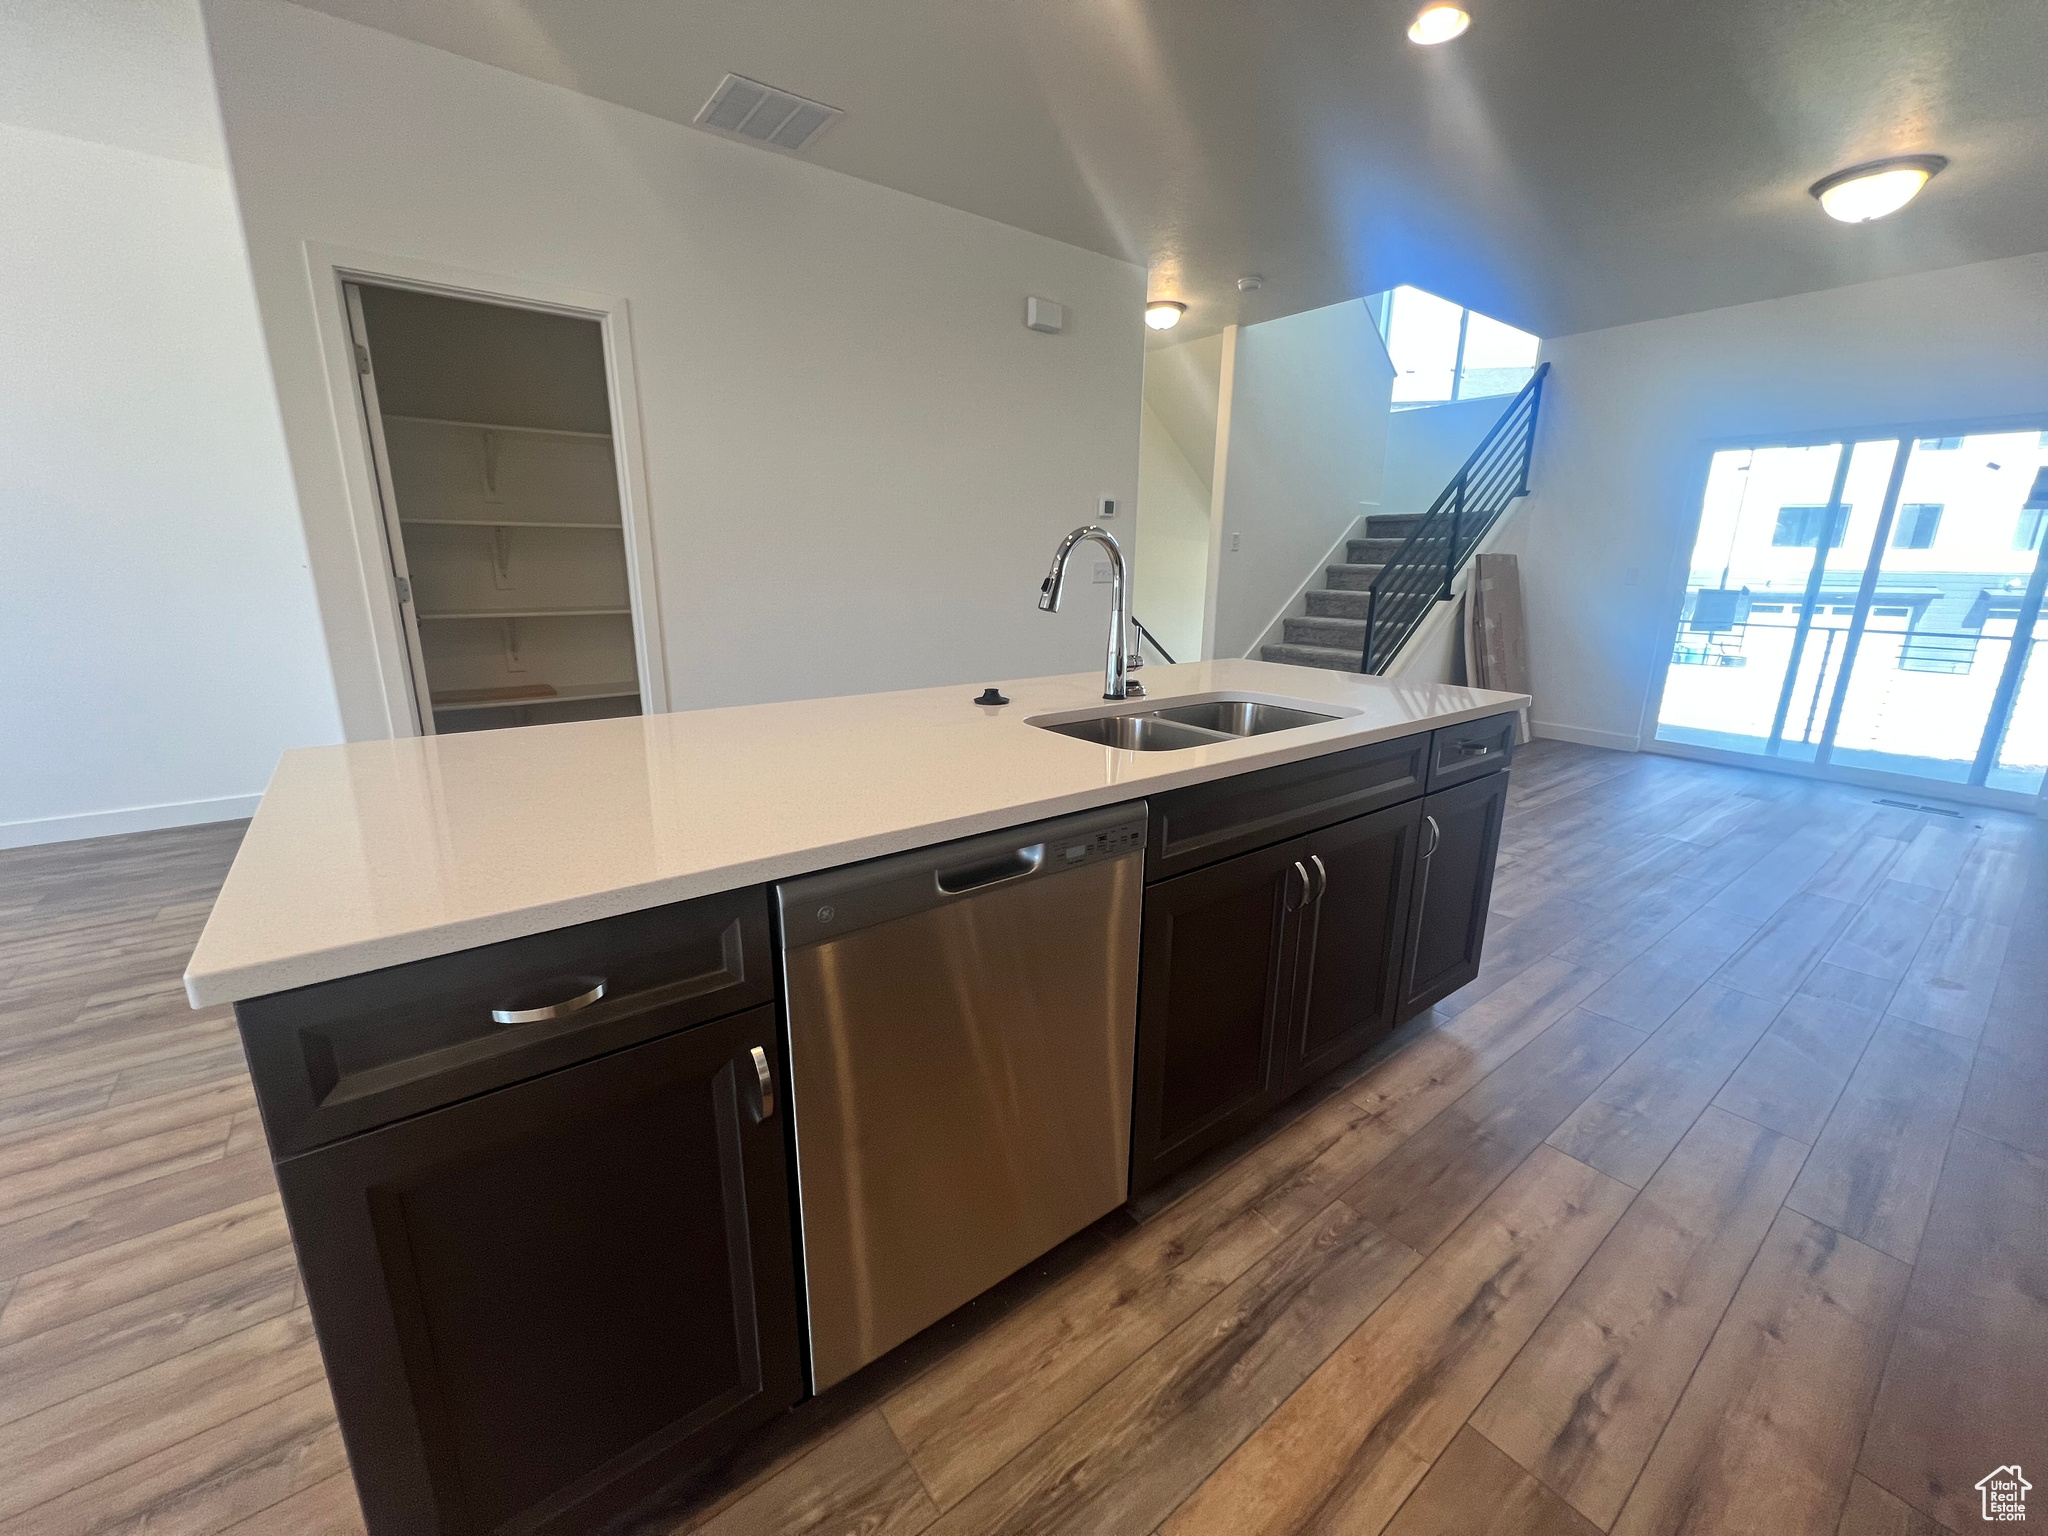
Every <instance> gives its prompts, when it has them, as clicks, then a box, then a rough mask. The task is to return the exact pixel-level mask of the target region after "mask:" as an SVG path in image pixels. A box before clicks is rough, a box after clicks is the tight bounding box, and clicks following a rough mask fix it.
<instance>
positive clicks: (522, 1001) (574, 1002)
mask: <svg viewBox="0 0 2048 1536" xmlns="http://www.w3.org/2000/svg"><path fill="white" fill-rule="evenodd" d="M569 985H570V986H575V987H584V988H586V989H587V990H585V991H582V992H578V993H577V994H576V995H575V996H574V997H565V998H562V999H560V1000H559V1001H556V1002H552V1003H540V1004H535V1003H533V1002H532V1001H531V999H529V998H525V997H515V998H513V999H512V1000H511V1001H510V1002H509V1003H507V1004H506V1005H505V1006H504V1007H502V1008H493V1009H492V1010H491V1017H492V1018H493V1019H495V1020H497V1022H498V1023H500V1024H538V1023H539V1022H540V1021H541V1020H543V1019H565V1018H567V1017H568V1016H569V1015H570V1014H572V1013H578V1012H581V1011H582V1010H583V1009H585V1008H588V1007H589V1006H590V1005H591V1004H592V1003H594V1002H596V1001H598V999H600V998H601V997H603V996H604V983H603V982H602V981H600V982H598V983H596V984H595V985H592V984H591V981H590V978H589V977H588V976H580V977H578V978H577V979H576V980H575V981H573V982H570V983H569Z"/></svg>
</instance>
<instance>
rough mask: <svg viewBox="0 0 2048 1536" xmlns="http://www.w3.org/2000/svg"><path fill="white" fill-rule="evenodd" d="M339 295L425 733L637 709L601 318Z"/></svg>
mask: <svg viewBox="0 0 2048 1536" xmlns="http://www.w3.org/2000/svg"><path fill="white" fill-rule="evenodd" d="M342 293H343V297H344V298H345V300H346V302H347V306H348V323H349V331H350V340H351V342H352V343H353V346H354V350H355V361H356V374H357V384H358V387H359V389H360V391H361V397H362V407H363V417H364V421H365V423H366V425H367V427H368V431H369V440H370V450H371V456H372V458H373V460H374V461H375V464H374V467H375V470H376V482H377V495H378V501H379V503H380V509H381V511H382V514H383V524H384V534H385V540H386V543H387V545H388V547H389V551H390V558H391V570H392V575H393V576H394V578H395V579H396V582H397V591H398V597H399V612H400V615H401V617H402V620H403V624H404V631H405V644H406V648H407V651H408V653H409V655H408V660H409V662H410V672H411V680H412V693H413V700H414V706H415V711H414V712H415V717H416V720H417V723H418V726H419V728H420V730H421V731H422V732H423V733H424V734H427V735H436V734H443V735H445V734H448V733H451V732H457V731H477V730H491V729H495V728H498V727H503V726H513V725H541V724H554V723H558V722H562V721H570V720H594V719H604V718H609V717H613V716H619V715H637V714H639V713H641V712H642V679H641V676H640V667H639V664H638V647H637V645H636V636H637V634H638V627H637V619H636V615H635V612H634V604H633V591H634V583H633V582H632V580H631V578H630V573H629V566H628V558H629V556H628V543H627V537H626V527H625V520H624V517H623V515H622V505H623V501H622V498H621V495H620V490H619V485H620V461H619V457H618V454H617V452H616V451H615V444H614V436H613V422H612V418H611V399H610V390H609V389H608V388H607V384H606V363H605V341H604V331H603V327H602V325H601V324H600V322H599V321H597V320H595V319H589V318H584V317H582V316H579V315H571V314H563V313H560V312H556V311H548V310H538V309H528V308H522V307H518V306H515V305H511V304H501V303H493V302H489V301H486V300H480V299H470V298H456V297H452V296H448V295H444V294H438V293H428V292H422V291H420V290H418V289H413V288H399V287H391V286H385V285H381V284H375V283H370V282H364V281H360V280H349V281H346V282H344V284H343V286H342Z"/></svg>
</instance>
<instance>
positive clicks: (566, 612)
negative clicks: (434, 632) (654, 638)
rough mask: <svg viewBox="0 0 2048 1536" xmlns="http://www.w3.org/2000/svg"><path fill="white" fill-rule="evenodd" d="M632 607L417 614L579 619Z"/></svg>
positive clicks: (455, 610) (429, 616)
mask: <svg viewBox="0 0 2048 1536" xmlns="http://www.w3.org/2000/svg"><path fill="white" fill-rule="evenodd" d="M632 612H633V610H632V609H630V608H448V609H443V610H442V611H441V612H439V613H421V614H417V615H415V617H417V618H421V619H578V618H588V617H590V616H591V615H594V614H613V613H616V614H625V615H627V616H629V617H630V616H631V614H632Z"/></svg>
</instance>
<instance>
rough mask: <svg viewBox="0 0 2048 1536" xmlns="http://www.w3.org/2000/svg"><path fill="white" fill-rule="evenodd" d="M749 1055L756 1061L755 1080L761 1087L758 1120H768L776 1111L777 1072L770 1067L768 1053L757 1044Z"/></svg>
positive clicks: (755, 1114) (755, 1116)
mask: <svg viewBox="0 0 2048 1536" xmlns="http://www.w3.org/2000/svg"><path fill="white" fill-rule="evenodd" d="M747 1055H748V1056H749V1057H750V1058H751V1059H752V1060H753V1063H754V1082H755V1086H756V1087H757V1088H759V1090H760V1094H761V1098H760V1108H759V1109H757V1110H756V1111H755V1113H754V1118H755V1119H756V1120H766V1119H767V1118H768V1117H769V1116H770V1115H772V1114H774V1113H775V1074H774V1073H773V1072H772V1071H770V1070H769V1068H768V1053H767V1052H766V1051H764V1050H762V1049H761V1047H759V1046H758V1045H757V1046H755V1047H754V1048H753V1049H752V1050H751V1051H749V1052H748V1053H747Z"/></svg>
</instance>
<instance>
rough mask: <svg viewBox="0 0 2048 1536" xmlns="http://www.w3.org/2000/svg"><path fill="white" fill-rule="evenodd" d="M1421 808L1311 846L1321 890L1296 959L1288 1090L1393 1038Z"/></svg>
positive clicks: (1348, 826)
mask: <svg viewBox="0 0 2048 1536" xmlns="http://www.w3.org/2000/svg"><path fill="white" fill-rule="evenodd" d="M1420 824H1421V815H1420V812H1419V811H1418V809H1417V806H1416V804H1415V802H1413V801H1411V802H1409V803H1408V804H1407V805H1397V806H1395V807H1394V808H1393V809H1391V810H1385V811H1379V812H1376V813H1375V814H1373V815H1371V816H1360V817H1358V818H1357V819H1356V820H1353V821H1347V822H1342V823H1340V824H1338V825H1337V826H1334V827H1329V828H1326V829H1325V830H1323V831H1321V832H1318V833H1315V834H1314V835H1313V836H1311V837H1307V838H1304V839H1302V843H1301V849H1300V851H1301V853H1302V855H1303V856H1304V858H1305V861H1306V865H1307V869H1308V873H1309V876H1310V877H1311V884H1310V888H1309V894H1308V901H1307V904H1306V906H1305V907H1304V908H1303V914H1302V915H1303V921H1302V923H1301V933H1300V938H1299V940H1298V948H1297V954H1296V957H1295V967H1294V969H1295V1000H1294V1009H1293V1013H1292V1015H1291V1017H1290V1019H1289V1022H1288V1033H1287V1036H1286V1041H1285V1046H1284V1049H1283V1051H1282V1055H1281V1061H1280V1068H1281V1081H1280V1087H1281V1089H1282V1090H1283V1091H1287V1092H1291V1091H1292V1090H1293V1089H1295V1088H1297V1087H1299V1086H1301V1085H1302V1084H1303V1083H1307V1082H1310V1081H1313V1080H1314V1079H1315V1078H1318V1077H1321V1076H1322V1075H1323V1074H1324V1073H1325V1072H1327V1071H1329V1070H1330V1069H1331V1068H1332V1067H1334V1066H1336V1065H1337V1064H1338V1063H1340V1062H1343V1061H1348V1060H1349V1059H1350V1058H1351V1057H1353V1056H1356V1055H1357V1054H1358V1053H1359V1052H1361V1051H1364V1050H1366V1049H1368V1048H1369V1047H1371V1046H1372V1045H1374V1044H1375V1043H1376V1042H1377V1041H1379V1040H1380V1039H1381V1038H1382V1037H1383V1036H1385V1035H1386V1034H1388V1033H1389V1032H1390V1031H1392V1029H1393V1027H1394V1023H1395V1010H1396V1006H1397V1005H1398V1003H1399V1002H1400V994H1401V959H1402V956H1403V954H1404V952H1405V950H1406V947H1407V937H1408V921H1409V907H1410V903H1409V886H1410V883H1411V882H1412V881H1413V880H1414V877H1415V857H1416V848H1417V842H1418V838H1417V829H1418V828H1419V826H1420Z"/></svg>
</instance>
